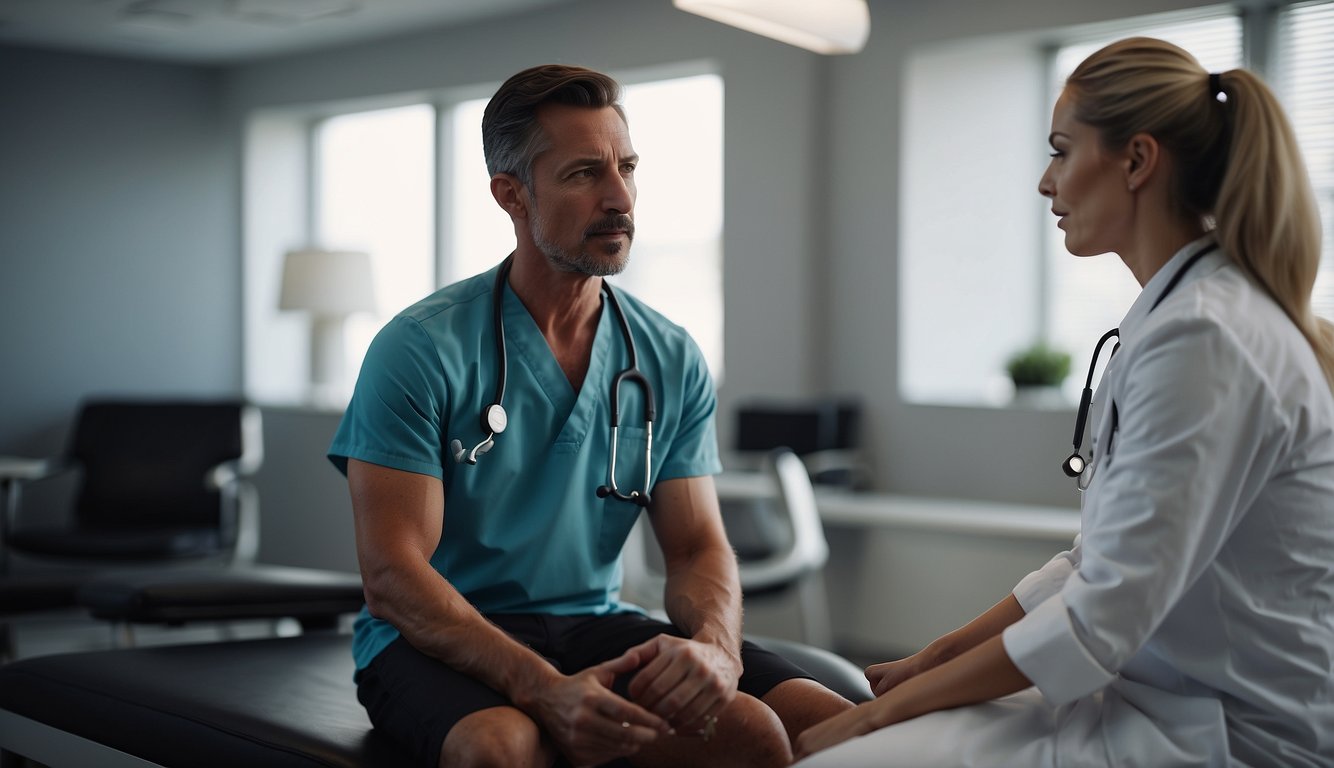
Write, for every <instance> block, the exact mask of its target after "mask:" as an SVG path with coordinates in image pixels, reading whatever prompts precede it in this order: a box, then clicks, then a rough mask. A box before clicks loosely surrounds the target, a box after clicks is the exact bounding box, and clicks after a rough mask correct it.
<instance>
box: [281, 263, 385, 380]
mask: <svg viewBox="0 0 1334 768" xmlns="http://www.w3.org/2000/svg"><path fill="white" fill-rule="evenodd" d="M278 308H279V309H285V310H299V311H304V312H308V313H310V400H311V401H312V402H313V403H316V404H337V403H338V401H339V399H340V398H341V397H344V396H345V395H346V389H345V386H344V381H343V379H344V368H345V365H344V355H343V347H344V344H343V324H344V323H345V322H346V320H347V318H348V317H349V316H351V315H354V314H356V313H358V312H374V311H375V291H374V288H373V286H372V279H371V259H370V256H369V255H367V254H365V253H361V252H358V251H322V250H314V249H305V250H299V251H290V252H289V253H288V254H287V256H286V257H285V258H284V260H283V284H282V296H281V298H280V299H279V301H278Z"/></svg>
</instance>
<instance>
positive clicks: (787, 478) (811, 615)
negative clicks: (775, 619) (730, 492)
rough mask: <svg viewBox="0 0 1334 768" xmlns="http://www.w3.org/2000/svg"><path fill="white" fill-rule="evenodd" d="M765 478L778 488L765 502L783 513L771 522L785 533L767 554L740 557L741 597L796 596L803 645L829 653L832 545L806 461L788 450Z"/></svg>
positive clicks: (768, 463) (775, 456)
mask: <svg viewBox="0 0 1334 768" xmlns="http://www.w3.org/2000/svg"><path fill="white" fill-rule="evenodd" d="M764 472H765V473H766V474H767V475H768V476H769V477H770V479H771V480H772V482H773V488H774V495H773V496H772V498H771V499H766V500H765V501H771V503H772V507H773V509H774V510H775V511H776V512H777V513H778V514H777V515H775V516H772V517H771V518H769V519H770V521H771V523H772V522H778V523H779V524H780V525H782V527H783V529H785V530H782V531H781V533H780V534H779V535H778V536H777V537H774V540H773V543H772V545H771V547H770V548H769V549H768V551H762V550H752V551H750V552H742V551H738V562H737V569H738V571H739V572H740V577H741V592H742V595H743V596H744V597H745V599H746V600H747V601H752V600H755V599H762V598H764V596H766V595H772V594H791V595H793V596H794V597H795V598H796V601H797V609H798V611H799V612H800V620H801V639H802V640H803V641H804V642H806V643H808V644H810V645H814V646H817V647H820V648H830V647H832V645H833V637H832V634H831V632H830V628H829V623H830V622H829V605H828V600H829V598H828V595H827V594H826V593H825V586H824V566H825V562H826V561H828V559H829V544H828V543H827V542H826V541H825V535H824V527H823V525H822V524H821V523H820V511H819V509H818V508H817V507H816V504H815V489H814V488H813V487H812V485H811V478H810V475H809V474H808V472H807V469H806V465H805V463H804V462H802V460H801V458H800V457H799V456H797V454H796V453H794V452H793V451H791V450H790V449H787V448H778V449H775V450H773V451H770V452H769V454H768V456H767V457H766V458H765V461H764ZM720 501H721V502H723V503H724V504H726V503H727V502H728V500H727V499H720ZM770 527H771V528H772V525H771V526H770Z"/></svg>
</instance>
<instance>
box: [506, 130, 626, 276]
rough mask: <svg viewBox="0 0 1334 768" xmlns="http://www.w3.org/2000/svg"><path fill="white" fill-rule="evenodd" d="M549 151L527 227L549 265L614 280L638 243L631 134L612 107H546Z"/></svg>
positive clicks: (536, 174)
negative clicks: (631, 248) (633, 244)
mask: <svg viewBox="0 0 1334 768" xmlns="http://www.w3.org/2000/svg"><path fill="white" fill-rule="evenodd" d="M538 122H539V123H540V124H541V126H542V130H543V132H544V134H545V136H546V138H547V143H548V148H547V149H546V151H544V152H542V154H540V155H538V156H537V159H536V160H535V161H534V162H533V186H532V189H531V190H529V195H530V200H531V203H532V204H531V206H530V208H529V212H530V215H529V219H528V221H529V228H530V232H531V234H532V238H533V243H534V244H535V245H536V246H537V248H538V250H540V251H542V253H543V254H544V255H545V256H546V257H547V260H548V261H549V262H551V264H552V266H554V267H555V268H556V269H559V270H561V271H564V272H577V273H579V274H584V275H591V276H603V275H614V274H616V273H618V272H620V271H621V270H623V269H625V265H626V263H627V262H628V261H629V259H630V243H631V241H633V240H634V237H635V223H634V205H635V195H636V191H635V166H636V165H637V164H638V163H639V156H638V155H636V154H635V150H634V147H633V146H631V144H630V131H629V129H628V128H627V127H626V125H625V121H624V120H622V119H621V116H620V114H618V113H617V112H616V110H615V109H613V108H611V107H603V108H588V107H573V106H566V105H564V104H548V105H546V106H544V107H542V108H541V109H540V110H539V111H538Z"/></svg>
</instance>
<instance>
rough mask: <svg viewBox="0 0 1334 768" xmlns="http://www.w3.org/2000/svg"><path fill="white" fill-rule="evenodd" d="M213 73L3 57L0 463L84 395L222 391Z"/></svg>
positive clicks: (217, 116)
mask: <svg viewBox="0 0 1334 768" xmlns="http://www.w3.org/2000/svg"><path fill="white" fill-rule="evenodd" d="M221 95H222V89H221V75H220V74H219V73H218V72H215V71H211V70H208V69H202V68H197V67H183V66H167V65H162V64H147V63H139V62H133V61H125V60H119V59H110V58H102V57H94V56H79V55H71V54H64V53H54V52H46V51H40V50H30V49H23V48H15V47H0V259H3V267H2V268H0V370H2V371H3V374H0V454H20V455H32V454H37V455H46V454H48V453H50V452H51V451H53V450H55V449H56V448H57V447H58V446H59V445H60V440H61V437H62V435H63V432H64V429H65V423H66V421H67V419H68V417H69V413H70V411H71V410H72V408H73V406H74V405H75V403H77V401H78V400H79V399H80V398H82V397H84V396H86V395H89V394H94V393H107V392H114V393H131V394H142V393H152V392H187V393H197V394H210V395H212V394H226V393H237V392H239V391H240V386H241V371H240V360H241V356H240V352H241V344H240V329H241V321H240V312H239V308H240V301H241V296H240V261H239V259H238V252H237V248H238V245H237V244H238V242H239V237H238V232H237V228H236V221H237V199H238V191H237V185H238V183H239V182H238V176H237V171H236V168H237V160H236V157H237V143H236V136H235V133H234V131H232V130H231V128H230V127H229V126H228V125H227V123H226V122H225V121H224V120H223V119H222V98H221Z"/></svg>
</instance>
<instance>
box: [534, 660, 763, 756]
mask: <svg viewBox="0 0 1334 768" xmlns="http://www.w3.org/2000/svg"><path fill="white" fill-rule="evenodd" d="M631 672H634V673H635V674H634V677H633V678H632V679H631V680H630V686H629V690H628V694H629V697H628V698H625V697H622V696H620V695H618V694H616V693H614V692H613V691H612V689H611V688H612V683H613V681H614V680H615V679H616V678H617V677H619V676H621V675H625V674H629V673H631ZM740 677H741V660H740V658H739V657H738V656H737V655H736V653H735V652H729V651H728V650H727V649H725V648H723V647H721V646H717V645H712V644H709V643H704V642H699V641H695V640H687V639H684V638H679V637H673V636H670V635H659V636H657V637H655V638H653V639H651V640H649V641H647V642H645V643H642V644H640V645H637V646H635V647H634V648H631V649H629V650H628V651H626V652H625V653H623V654H622V655H620V656H618V657H617V658H615V659H611V660H609V661H605V662H603V663H601V664H598V665H597V666H594V667H589V668H588V669H586V670H583V671H582V672H579V673H577V674H574V675H570V676H568V677H563V678H561V679H560V680H558V681H557V682H556V683H555V684H554V685H551V686H549V687H548V688H547V689H546V690H545V691H543V692H542V693H541V694H540V695H539V697H538V709H539V712H540V714H539V719H540V720H541V721H542V725H543V726H545V728H546V730H547V732H548V733H549V734H550V735H551V736H552V738H553V739H554V740H555V742H556V744H557V746H558V747H559V749H560V750H561V752H563V753H564V754H565V756H566V757H567V758H569V759H570V760H571V761H572V762H573V763H574V764H575V765H596V764H599V763H603V762H606V761H608V760H612V759H615V758H617V757H625V756H627V755H633V754H635V753H637V752H638V751H639V750H640V749H642V748H643V747H645V746H647V745H649V744H652V743H653V742H655V741H657V740H658V739H659V738H660V737H662V736H664V735H681V736H691V737H699V738H709V737H711V736H712V735H713V733H714V728H715V726H716V723H717V717H718V714H719V713H720V712H722V711H723V709H725V708H726V707H727V705H728V704H730V703H731V702H732V700H733V699H734V698H735V697H736V693H737V681H738V680H739V679H740Z"/></svg>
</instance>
